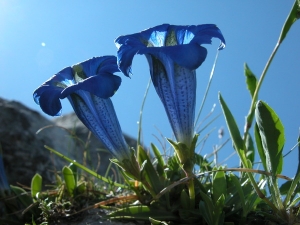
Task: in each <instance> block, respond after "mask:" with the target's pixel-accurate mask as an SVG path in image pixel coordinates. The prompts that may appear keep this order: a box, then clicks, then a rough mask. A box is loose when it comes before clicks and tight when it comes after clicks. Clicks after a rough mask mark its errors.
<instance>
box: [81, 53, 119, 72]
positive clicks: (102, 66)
mask: <svg viewBox="0 0 300 225" xmlns="http://www.w3.org/2000/svg"><path fill="white" fill-rule="evenodd" d="M77 65H81V66H82V70H83V71H84V73H85V74H86V76H87V77H90V76H94V75H96V74H99V73H105V72H106V73H115V72H119V71H120V70H119V68H118V65H117V57H116V56H102V57H93V58H91V59H88V60H86V61H84V62H81V63H78V64H77Z"/></svg>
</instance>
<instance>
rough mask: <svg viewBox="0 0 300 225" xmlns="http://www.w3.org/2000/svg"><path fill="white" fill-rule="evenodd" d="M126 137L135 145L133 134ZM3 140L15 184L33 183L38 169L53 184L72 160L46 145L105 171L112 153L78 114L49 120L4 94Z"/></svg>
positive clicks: (0, 116) (0, 124)
mask: <svg viewBox="0 0 300 225" xmlns="http://www.w3.org/2000/svg"><path fill="white" fill-rule="evenodd" d="M40 129H41V130H40ZM37 131H39V132H38V133H37ZM126 139H127V141H128V144H129V145H130V146H132V147H135V145H136V142H135V141H134V140H133V139H132V138H130V137H126ZM0 144H1V147H2V151H3V160H4V167H5V171H6V174H7V177H8V181H9V183H10V184H13V185H16V183H17V182H18V183H21V184H24V185H27V186H29V185H30V181H31V178H32V177H33V176H34V174H35V173H39V174H41V175H42V177H43V183H44V184H49V183H51V182H53V181H54V177H55V171H61V169H62V167H63V166H64V165H68V164H69V163H68V162H67V161H65V160H64V159H62V158H60V157H58V156H56V155H53V154H51V153H50V152H49V151H48V150H46V149H45V148H44V145H48V146H50V147H51V148H54V149H56V150H57V151H59V152H61V153H62V154H64V155H66V156H68V157H70V158H72V159H75V160H76V161H79V162H80V163H85V164H86V165H87V166H88V167H89V168H90V169H93V170H97V172H98V173H100V174H102V175H103V174H104V173H105V171H106V168H107V167H108V164H109V158H110V157H111V155H110V154H109V153H105V152H106V150H103V145H102V144H101V143H100V142H99V140H98V139H96V138H95V137H94V136H93V135H91V134H89V131H88V129H87V128H86V127H85V126H84V125H83V124H82V123H81V122H80V121H79V120H78V119H77V117H76V115H75V114H70V115H66V116H63V117H59V118H56V119H55V120H48V119H46V118H45V117H43V116H42V115H40V114H39V113H38V112H36V111H34V110H31V109H29V108H27V107H26V106H24V105H23V104H21V103H19V102H16V101H7V100H4V99H1V98H0ZM84 156H85V157H84ZM84 159H86V160H84Z"/></svg>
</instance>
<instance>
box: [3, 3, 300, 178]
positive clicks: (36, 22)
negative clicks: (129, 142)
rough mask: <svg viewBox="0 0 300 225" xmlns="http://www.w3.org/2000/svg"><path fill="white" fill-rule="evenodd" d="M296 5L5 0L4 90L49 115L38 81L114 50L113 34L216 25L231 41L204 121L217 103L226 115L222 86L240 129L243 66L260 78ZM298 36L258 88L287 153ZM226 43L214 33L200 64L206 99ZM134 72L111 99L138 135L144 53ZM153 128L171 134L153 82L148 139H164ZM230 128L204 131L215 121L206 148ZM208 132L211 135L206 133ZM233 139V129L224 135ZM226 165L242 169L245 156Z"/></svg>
mask: <svg viewBox="0 0 300 225" xmlns="http://www.w3.org/2000/svg"><path fill="white" fill-rule="evenodd" d="M293 2H294V1H293V0H284V1H283V0H282V1H271V0H264V1H258V0H256V1H250V0H247V1H240V0H231V1H220V0H211V1H205V0H189V1H171V0H163V1H162V0H152V1H136V0H126V1H121V0H116V1H102V0H98V1H96V0H94V1H92V0H88V1H73V0H72V1H71V0H65V1H57V0H56V1H37V0H36V1H32V0H28V1H16V0H0V76H1V81H0V97H2V98H5V99H9V100H17V101H20V102H22V103H23V104H25V105H27V106H28V107H30V108H32V109H34V110H37V111H39V112H41V110H40V108H39V106H38V105H36V104H35V103H34V101H33V99H32V92H33V91H34V89H35V88H37V87H38V86H39V85H41V84H42V83H43V82H44V81H46V80H47V79H48V78H50V76H52V75H53V74H55V73H56V72H58V71H60V70H61V69H62V68H64V67H66V66H70V65H73V64H75V63H77V62H80V61H83V60H86V59H88V58H91V57H93V56H102V55H115V54H116V47H115V45H114V39H115V38H116V37H118V36H119V35H125V34H131V33H136V32H139V31H141V30H144V29H146V28H149V27H152V26H156V25H159V24H162V23H170V24H174V25H196V24H205V23H214V24H217V25H218V27H219V28H220V29H221V30H222V32H223V35H224V37H225V39H226V42H227V46H226V49H225V50H223V51H221V52H220V55H219V59H218V63H217V67H216V71H215V77H214V80H213V83H212V87H211V90H210V93H209V96H208V99H207V104H206V107H205V108H204V110H203V114H202V118H204V116H205V115H206V114H207V113H208V112H209V110H210V109H211V107H212V105H213V104H214V103H216V104H217V106H216V110H215V113H214V114H215V115H217V114H218V113H220V112H221V108H220V105H219V103H218V97H217V96H218V92H219V91H220V92H221V93H222V95H223V97H224V99H225V101H226V102H227V104H228V106H229V107H230V108H231V110H232V113H233V114H234V116H235V118H236V120H237V122H238V124H239V126H240V129H241V130H242V129H243V126H244V118H245V116H246V114H247V112H248V109H249V105H250V95H249V93H248V91H247V90H246V86H245V78H244V74H243V64H244V63H245V62H247V63H248V65H249V66H250V68H251V69H252V71H253V72H254V73H255V74H256V75H257V76H259V75H260V73H261V71H262V70H263V67H264V65H265V63H266V62H267V60H268V57H269V55H270V53H271V51H272V50H273V48H274V46H275V43H276V41H277V39H278V36H279V33H280V30H281V27H282V25H283V23H284V21H285V19H286V17H287V14H288V13H289V11H290V9H291V7H292V4H293ZM299 36H300V24H299V22H296V24H294V25H293V27H292V29H291V31H290V33H289V34H288V36H287V38H286V40H285V41H284V43H283V44H282V46H281V48H280V49H279V51H278V54H277V55H276V57H275V59H274V62H273V65H272V66H271V68H270V70H269V72H268V75H267V77H266V79H265V83H264V84H263V86H262V89H261V93H260V95H259V99H261V100H264V101H266V102H267V103H268V104H270V106H271V107H273V108H274V109H275V111H276V112H277V114H278V115H279V116H280V118H281V120H282V122H283V124H284V125H285V130H286V139H287V142H286V145H285V150H284V151H285V152H287V151H288V150H289V149H291V148H292V146H293V145H295V144H296V139H297V135H298V130H299V126H300V107H299V105H300V101H299V98H298V96H299V90H298V89H299V84H300V82H299V71H300V63H299V59H300V45H299ZM218 45H219V41H218V40H216V39H215V40H214V41H213V44H212V45H205V46H204V47H206V48H207V49H208V52H209V55H208V57H207V59H206V61H205V62H204V63H203V65H202V66H201V67H200V68H199V69H198V70H197V74H198V105H200V103H201V100H202V96H203V93H204V90H205V87H206V84H207V81H208V78H209V74H210V71H211V67H212V64H213V61H214V57H215V54H216V49H217V47H218ZM132 69H133V73H134V76H133V77H132V78H131V79H129V78H126V77H125V76H122V74H119V75H120V76H121V77H122V79H123V82H122V85H121V87H120V89H119V91H118V92H117V94H116V95H115V96H114V97H113V102H114V105H115V108H116V111H117V115H118V117H119V120H120V123H121V126H122V128H123V130H124V132H125V133H127V134H129V135H131V136H133V137H135V136H136V134H137V121H138V118H139V110H140V106H141V102H142V99H143V95H144V92H145V88H146V85H147V82H148V79H149V68H148V65H147V63H146V59H145V58H144V56H136V57H135V59H134V62H133V68H132ZM71 111H72V109H71V106H70V105H69V103H68V102H67V100H65V101H63V113H64V114H66V113H69V112H71ZM155 126H156V127H158V129H159V130H160V131H161V132H162V133H163V135H164V136H166V137H171V136H172V132H171V129H170V126H169V124H168V122H167V118H166V116H165V113H164V110H163V108H162V105H161V103H160V102H159V100H158V97H157V96H156V93H155V91H154V89H153V87H152V88H151V89H150V93H149V96H148V99H147V102H146V105H145V112H144V121H143V131H144V141H145V144H146V145H149V144H150V142H151V141H154V142H155V143H156V144H157V143H158V142H157V141H156V139H155V137H154V136H153V135H156V136H159V133H158V131H157V130H156V128H155ZM222 126H223V127H225V126H226V125H225V122H224V119H223V117H221V118H220V119H218V120H217V121H216V122H215V123H214V124H213V125H212V126H211V127H210V128H209V129H207V130H206V132H208V131H209V130H210V129H212V128H214V127H215V128H216V131H215V132H214V133H213V134H212V135H211V137H210V138H209V141H208V142H207V143H206V145H205V148H204V150H203V151H202V154H206V153H210V152H211V151H212V147H213V144H219V140H218V138H217V130H218V128H220V127H222ZM201 135H202V137H203V136H204V135H205V132H204V133H203V134H201ZM227 137H228V132H227V130H225V137H224V139H226V138H227ZM222 152H223V153H221V154H220V158H219V160H220V161H222V159H223V158H225V157H226V156H228V155H229V154H231V153H232V152H233V149H232V147H231V144H230V143H229V144H227V145H226V147H225V148H224V149H223V150H222ZM297 158H298V154H297V152H296V151H294V152H293V153H292V154H291V155H289V156H288V157H287V158H285V163H284V172H283V173H284V174H286V175H288V176H293V175H294V173H295V171H296V167H297ZM228 164H229V166H237V165H238V161H237V158H234V159H232V160H230V161H229V162H228Z"/></svg>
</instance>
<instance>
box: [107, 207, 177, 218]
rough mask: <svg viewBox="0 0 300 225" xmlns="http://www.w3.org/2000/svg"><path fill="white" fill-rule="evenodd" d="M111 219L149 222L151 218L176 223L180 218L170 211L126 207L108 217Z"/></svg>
mask: <svg viewBox="0 0 300 225" xmlns="http://www.w3.org/2000/svg"><path fill="white" fill-rule="evenodd" d="M108 217H109V218H110V219H124V218H127V219H135V220H143V221H148V220H149V218H150V217H151V218H153V219H154V220H159V221H164V220H166V221H169V220H172V221H176V220H178V219H179V218H178V217H177V216H176V215H175V214H173V213H172V212H170V211H164V210H161V209H153V208H150V207H149V206H130V207H125V208H122V209H120V210H117V211H115V212H112V213H110V214H109V215H108Z"/></svg>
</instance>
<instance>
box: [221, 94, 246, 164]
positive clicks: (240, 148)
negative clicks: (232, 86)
mask: <svg viewBox="0 0 300 225" xmlns="http://www.w3.org/2000/svg"><path fill="white" fill-rule="evenodd" d="M219 101H220V104H221V107H222V110H223V114H224V116H225V120H226V124H227V127H228V129H229V133H230V136H231V139H232V141H233V145H234V148H235V150H236V151H237V153H238V155H239V157H240V159H241V161H242V163H243V165H244V167H245V168H247V167H248V166H247V158H246V155H245V152H244V148H245V147H244V142H243V139H242V137H241V134H240V131H239V129H238V126H237V124H236V122H235V119H234V117H233V115H232V113H231V112H230V110H229V108H228V106H227V105H226V103H225V101H224V99H223V97H222V95H221V94H220V93H219Z"/></svg>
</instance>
